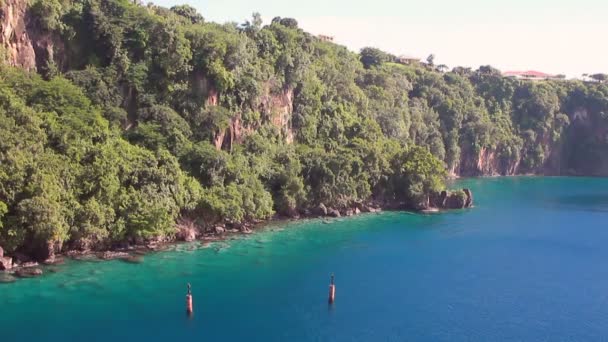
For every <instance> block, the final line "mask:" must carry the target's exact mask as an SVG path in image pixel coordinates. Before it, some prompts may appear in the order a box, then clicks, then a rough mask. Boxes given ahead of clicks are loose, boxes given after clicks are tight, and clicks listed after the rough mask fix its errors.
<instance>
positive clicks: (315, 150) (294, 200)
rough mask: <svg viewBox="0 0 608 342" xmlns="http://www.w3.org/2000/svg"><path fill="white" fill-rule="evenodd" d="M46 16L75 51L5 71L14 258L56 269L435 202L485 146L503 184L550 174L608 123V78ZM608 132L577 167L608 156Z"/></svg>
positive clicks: (113, 3) (81, 4) (246, 34)
mask: <svg viewBox="0 0 608 342" xmlns="http://www.w3.org/2000/svg"><path fill="white" fill-rule="evenodd" d="M30 12H31V15H32V18H33V19H34V20H36V22H37V25H38V26H39V28H40V29H41V30H42V31H44V32H47V33H50V34H51V35H53V36H55V37H59V40H60V41H61V42H62V44H61V49H58V50H57V51H56V53H55V56H56V58H55V60H51V61H46V63H45V64H44V65H43V66H41V67H39V70H38V71H39V73H40V75H36V74H29V73H26V72H24V71H20V70H16V69H12V68H9V67H2V69H1V70H0V71H1V77H0V97H1V98H0V136H2V139H1V140H0V245H2V246H4V247H5V248H6V249H7V250H9V251H14V250H22V251H24V252H26V253H36V252H38V253H40V254H41V255H40V257H44V256H45V254H48V253H50V252H52V251H53V250H58V249H60V248H61V247H62V246H64V247H65V246H66V244H67V245H69V247H70V248H86V247H87V246H91V245H92V244H95V245H97V246H107V245H108V244H112V243H115V242H120V241H133V240H138V239H139V240H141V239H150V238H157V237H169V238H170V237H171V236H173V235H174V234H175V228H174V227H175V222H176V221H177V220H178V219H180V218H191V219H197V220H198V222H197V223H198V224H199V225H201V227H203V228H205V227H209V226H211V225H212V224H214V223H215V222H218V221H226V222H232V223H238V222H243V221H252V220H262V219H266V218H269V217H270V216H272V215H273V214H274V213H279V214H286V215H294V214H296V213H297V212H298V211H300V210H304V209H306V208H314V207H315V206H317V205H318V204H319V203H324V204H325V205H328V206H332V207H338V208H341V207H348V206H352V205H353V203H355V202H361V201H367V200H370V199H374V200H377V201H389V202H397V203H403V205H405V206H407V207H417V206H421V205H422V206H423V205H425V202H426V201H427V200H428V196H429V194H430V193H432V192H435V191H438V190H440V189H442V188H443V181H444V178H445V176H446V175H447V174H448V172H453V173H461V172H465V173H466V165H467V159H470V160H473V163H476V162H477V159H476V158H478V155H479V154H480V151H482V150H483V149H487V150H491V151H493V152H494V153H495V159H496V160H498V165H499V166H498V167H497V172H506V171H504V170H507V169H509V167H510V165H517V169H516V170H515V171H514V172H524V173H525V172H542V170H543V169H542V168H543V167H544V166H545V165H547V162H548V160H549V154H550V152H551V149H552V148H554V146H555V144H556V143H561V142H562V141H564V134H565V133H564V132H566V131H567V128H568V127H569V126H570V125H571V121H572V119H571V118H572V117H573V115H574V113H577V112H580V111H581V110H584V111H585V115H586V118H587V119H588V120H591V121H589V122H592V123H593V125H594V127H601V125H602V124H606V123H607V122H608V114H607V113H608V86H606V85H605V84H603V83H602V82H601V81H598V82H597V83H588V84H585V83H582V82H542V83H531V82H519V81H516V80H510V79H505V78H503V77H501V75H500V73H499V72H498V71H497V70H494V69H492V68H491V67H482V68H480V69H479V70H476V71H472V70H469V69H464V68H455V69H454V70H453V71H451V72H447V73H443V72H440V71H439V70H440V69H443V66H441V67H435V66H434V65H433V64H432V63H433V58H429V64H428V65H425V66H405V65H401V64H397V63H395V62H394V60H395V58H394V56H391V55H389V54H387V53H384V52H382V51H379V50H377V49H373V48H367V49H363V50H362V51H361V53H360V54H356V53H353V52H350V51H348V50H347V49H346V48H344V47H342V46H338V45H335V44H332V43H327V42H323V41H320V40H318V39H317V38H315V37H313V36H311V35H310V34H308V33H306V32H304V31H303V30H301V29H299V28H298V24H297V22H296V21H295V20H294V19H290V18H275V19H273V20H272V23H270V24H269V25H266V26H262V21H261V19H260V17H259V15H254V16H253V18H252V19H251V21H248V22H246V23H243V24H234V23H229V24H224V25H220V24H216V23H207V22H205V21H204V18H203V17H202V16H201V15H200V14H199V13H197V12H196V10H194V9H193V8H191V7H189V6H176V7H173V8H171V9H166V8H162V7H157V6H152V5H149V6H141V5H136V4H133V3H131V2H129V1H126V0H75V1H74V0H72V1H64V2H60V1H58V0H35V1H33V2H32V4H31V6H30ZM568 132H571V133H570V135H572V139H575V138H576V139H579V138H580V134H578V133H576V131H575V130H571V131H568ZM598 134H600V136H601V134H604V136H603V137H601V139H598V138H597V136H595V135H588V136H586V138H585V140H584V141H582V142H581V143H580V144H576V145H575V146H571V148H570V150H571V151H570V150H569V151H568V152H567V155H566V156H564V157H563V158H562V159H564V160H570V159H572V160H571V161H568V162H563V163H562V164H564V165H569V167H570V168H572V169H573V170H574V171H575V172H577V171H580V170H582V169H580V168H578V166H577V165H582V164H584V163H587V162H588V161H589V160H594V158H595V159H597V158H604V157H603V153H604V152H605V151H606V148H607V144H608V139H607V138H608V136H607V135H606V132H599V133H598ZM598 154H599V155H600V156H599V157H598ZM469 164H470V163H469ZM583 171H586V172H593V171H588V170H583Z"/></svg>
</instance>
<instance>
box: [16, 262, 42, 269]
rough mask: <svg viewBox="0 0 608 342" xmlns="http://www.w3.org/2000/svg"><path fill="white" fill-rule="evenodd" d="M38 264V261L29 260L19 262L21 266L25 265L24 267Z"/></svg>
mask: <svg viewBox="0 0 608 342" xmlns="http://www.w3.org/2000/svg"><path fill="white" fill-rule="evenodd" d="M36 266H38V263H37V262H35V261H28V262H24V263H21V264H19V267H23V268H28V267H36Z"/></svg>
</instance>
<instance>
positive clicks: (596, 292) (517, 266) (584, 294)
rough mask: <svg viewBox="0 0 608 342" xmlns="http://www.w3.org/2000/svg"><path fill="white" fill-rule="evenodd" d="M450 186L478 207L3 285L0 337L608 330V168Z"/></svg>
mask: <svg viewBox="0 0 608 342" xmlns="http://www.w3.org/2000/svg"><path fill="white" fill-rule="evenodd" d="M456 186H459V187H461V186H465V187H470V188H471V189H472V190H473V193H474V196H475V208H473V209H469V210H463V211H453V212H448V213H443V214H433V215H419V214H412V213H397V212H387V213H382V214H366V215H362V216H358V217H354V218H344V219H335V220H331V221H326V222H324V221H323V220H307V221H300V222H295V223H278V224H272V225H270V226H268V227H266V228H265V229H264V230H263V231H261V232H259V233H256V234H253V235H249V236H245V237H238V238H236V239H234V240H229V241H224V242H218V243H213V244H209V245H201V244H200V243H193V244H183V245H178V246H176V247H174V248H173V249H172V250H171V251H168V252H162V253H156V254H149V255H146V256H145V257H144V261H143V263H141V264H128V263H125V262H122V261H109V262H76V261H69V262H66V264H64V265H61V266H57V267H55V268H54V269H50V270H49V269H47V272H46V274H45V275H44V276H43V277H40V278H36V279H26V280H20V281H18V282H14V283H11V284H0V341H3V342H4V341H6V342H11V341H62V342H65V341H188V342H191V341H602V340H606V339H607V338H608V179H601V178H595V179H594V178H526V177H521V178H520V177H514V178H488V179H467V180H462V181H459V182H458V183H457V184H456ZM49 271H55V272H54V273H52V272H49ZM332 272H333V273H334V274H335V280H336V302H335V303H334V304H333V305H329V304H328V302H327V293H328V284H329V277H330V274H331V273H332ZM187 282H190V283H191V284H192V289H193V294H194V315H193V316H192V317H191V318H188V317H186V314H185V293H186V283H187Z"/></svg>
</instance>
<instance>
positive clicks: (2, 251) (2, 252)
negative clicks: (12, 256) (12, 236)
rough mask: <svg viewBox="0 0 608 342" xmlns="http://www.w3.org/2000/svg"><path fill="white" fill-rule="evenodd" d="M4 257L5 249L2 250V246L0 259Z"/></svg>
mask: <svg viewBox="0 0 608 342" xmlns="http://www.w3.org/2000/svg"><path fill="white" fill-rule="evenodd" d="M3 256H4V249H2V246H0V258H2V257H3Z"/></svg>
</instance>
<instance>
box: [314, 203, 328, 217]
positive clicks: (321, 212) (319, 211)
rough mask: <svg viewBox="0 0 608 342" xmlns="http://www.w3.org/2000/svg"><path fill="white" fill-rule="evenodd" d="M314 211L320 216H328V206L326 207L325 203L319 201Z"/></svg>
mask: <svg viewBox="0 0 608 342" xmlns="http://www.w3.org/2000/svg"><path fill="white" fill-rule="evenodd" d="M313 213H314V214H315V215H319V216H327V207H325V204H323V203H319V205H318V206H317V207H316V208H315V209H314V210H313Z"/></svg>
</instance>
